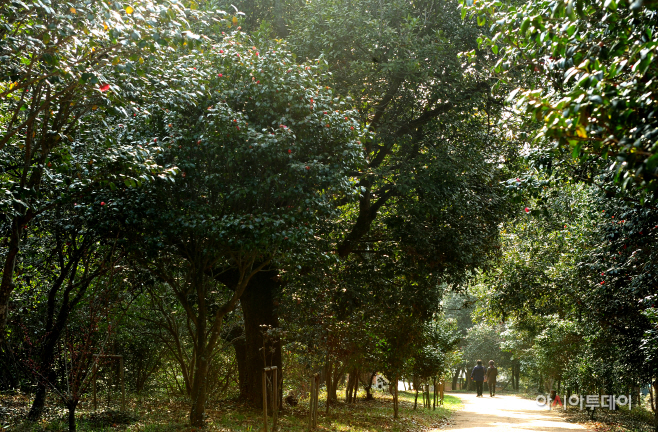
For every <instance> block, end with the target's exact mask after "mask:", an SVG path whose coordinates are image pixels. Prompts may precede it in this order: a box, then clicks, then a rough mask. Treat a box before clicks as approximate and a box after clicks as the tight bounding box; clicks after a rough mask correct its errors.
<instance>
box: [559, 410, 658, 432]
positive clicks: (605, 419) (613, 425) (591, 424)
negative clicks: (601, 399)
mask: <svg viewBox="0 0 658 432" xmlns="http://www.w3.org/2000/svg"><path fill="white" fill-rule="evenodd" d="M563 415H564V417H565V418H566V420H567V421H569V422H573V423H581V424H584V425H585V426H587V428H588V429H590V430H593V431H596V432H653V431H655V426H654V424H653V422H654V415H653V413H651V412H649V411H647V410H646V409H644V408H633V410H631V411H628V410H626V409H618V410H614V411H611V410H608V409H597V410H596V411H595V412H594V418H593V419H590V412H589V411H587V410H579V409H578V408H577V407H570V408H569V409H568V410H567V411H565V412H563Z"/></svg>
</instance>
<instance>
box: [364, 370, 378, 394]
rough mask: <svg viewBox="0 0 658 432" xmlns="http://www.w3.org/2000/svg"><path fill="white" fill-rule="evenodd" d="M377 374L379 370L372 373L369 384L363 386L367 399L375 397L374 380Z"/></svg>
mask: <svg viewBox="0 0 658 432" xmlns="http://www.w3.org/2000/svg"><path fill="white" fill-rule="evenodd" d="M376 376H377V372H373V373H372V374H371V375H370V379H369V380H368V383H367V385H364V386H363V388H364V389H365V391H366V400H373V399H374V397H373V395H372V381H373V380H374V379H375V377H376Z"/></svg>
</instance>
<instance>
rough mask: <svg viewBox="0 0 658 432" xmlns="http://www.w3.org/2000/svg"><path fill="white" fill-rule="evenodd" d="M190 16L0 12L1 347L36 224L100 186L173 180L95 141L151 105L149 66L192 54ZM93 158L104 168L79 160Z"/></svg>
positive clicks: (34, 4) (40, 9)
mask: <svg viewBox="0 0 658 432" xmlns="http://www.w3.org/2000/svg"><path fill="white" fill-rule="evenodd" d="M188 15H192V17H195V12H193V11H187V15H186V12H184V11H183V10H182V9H181V7H180V6H179V4H178V3H175V2H143V3H140V5H139V6H127V5H125V4H121V3H113V2H92V3H89V2H81V1H80V2H76V1H73V2H67V3H61V2H54V3H50V2H46V3H43V2H41V1H27V2H22V1H20V2H3V3H2V4H1V5H0V112H2V116H1V117H0V167H1V168H0V170H1V171H0V209H1V212H2V218H1V219H0V224H1V225H0V226H1V227H2V233H1V235H2V237H3V238H6V240H3V246H2V247H3V253H2V254H1V255H0V256H1V257H2V270H1V271H2V279H1V281H0V341H2V340H3V338H4V325H5V322H6V319H7V313H8V311H7V305H8V302H9V299H10V295H11V293H12V291H13V290H14V288H15V282H14V273H15V266H16V262H17V260H18V258H19V255H20V244H21V239H22V238H23V236H24V233H25V230H26V229H29V226H30V223H31V222H32V221H33V220H34V218H35V217H36V216H37V215H40V214H42V213H44V212H47V211H50V210H52V209H53V208H54V207H56V206H58V205H60V204H62V203H67V204H71V203H72V202H75V201H77V200H78V198H76V199H74V197H78V196H79V195H85V196H87V197H88V198H89V194H90V193H91V192H92V191H93V190H95V189H96V188H98V187H99V185H101V184H104V185H106V186H107V185H109V184H110V183H111V184H114V183H123V182H124V181H128V182H130V183H132V184H135V183H140V182H143V181H144V180H148V179H150V178H152V177H153V176H155V175H159V174H164V175H167V174H166V173H164V172H162V171H158V169H157V167H156V166H155V165H154V164H153V159H152V155H149V154H146V152H145V151H144V149H138V148H132V147H128V148H127V147H123V146H116V145H115V146H109V145H107V144H108V142H107V141H106V140H105V138H104V137H99V136H98V135H96V136H90V135H93V132H94V131H95V130H98V129H99V128H100V129H105V128H106V127H107V121H108V119H110V118H112V117H116V116H120V117H125V116H127V115H131V114H132V112H130V113H129V112H128V111H130V109H129V107H130V104H129V101H130V100H134V99H140V98H144V97H148V92H149V89H148V86H145V85H144V84H145V83H148V80H145V79H144V75H145V73H144V66H143V65H144V63H145V62H148V61H149V59H152V58H157V57H158V56H160V55H162V54H163V53H165V52H167V50H168V49H169V48H172V47H178V46H182V45H184V42H185V41H184V39H185V36H184V35H185V30H186V29H187V28H189V24H188V23H187V18H186V17H187V16H188ZM222 18H224V17H223V16H222ZM127 108H128V109H127ZM87 148H88V149H89V150H91V149H96V151H98V152H100V153H102V155H103V156H104V158H103V161H99V160H97V159H96V158H94V157H93V156H92V155H90V154H89V153H93V152H89V151H87V155H88V156H91V157H90V158H89V159H87V160H86V161H80V160H79V159H78V158H76V157H75V155H74V154H73V153H78V154H79V153H84V152H81V151H80V149H83V150H84V149H87ZM104 163H107V164H112V165H114V168H113V170H111V171H107V170H103V169H100V168H102V165H103V164H104Z"/></svg>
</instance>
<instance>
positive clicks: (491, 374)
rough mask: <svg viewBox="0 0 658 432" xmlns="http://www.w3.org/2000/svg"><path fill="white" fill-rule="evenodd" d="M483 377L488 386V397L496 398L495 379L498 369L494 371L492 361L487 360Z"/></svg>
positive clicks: (494, 366) (494, 367)
mask: <svg viewBox="0 0 658 432" xmlns="http://www.w3.org/2000/svg"><path fill="white" fill-rule="evenodd" d="M485 376H486V378H487V385H488V386H489V396H490V397H494V396H496V377H497V376H498V369H496V365H495V364H494V361H493V360H489V367H488V368H487V372H486V374H485Z"/></svg>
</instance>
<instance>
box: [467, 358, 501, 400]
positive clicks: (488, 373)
mask: <svg viewBox="0 0 658 432" xmlns="http://www.w3.org/2000/svg"><path fill="white" fill-rule="evenodd" d="M497 376H498V369H496V366H495V364H494V361H493V360H489V367H488V368H487V369H485V368H484V366H482V360H478V361H477V365H476V366H475V367H474V368H473V370H472V371H471V379H472V380H473V381H475V389H476V390H477V397H482V387H483V385H484V383H485V382H486V383H487V384H488V386H489V396H491V397H494V396H495V395H496V377H497Z"/></svg>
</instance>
